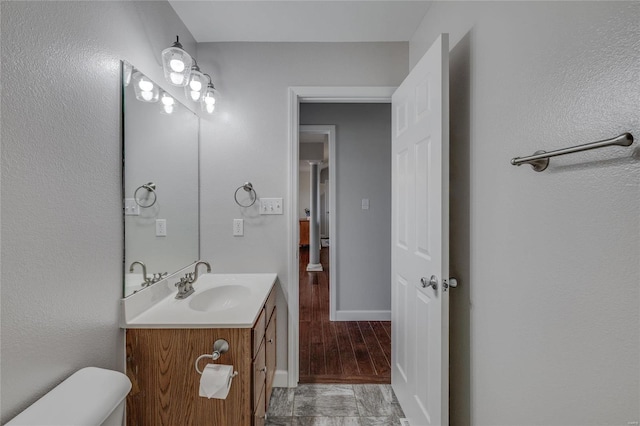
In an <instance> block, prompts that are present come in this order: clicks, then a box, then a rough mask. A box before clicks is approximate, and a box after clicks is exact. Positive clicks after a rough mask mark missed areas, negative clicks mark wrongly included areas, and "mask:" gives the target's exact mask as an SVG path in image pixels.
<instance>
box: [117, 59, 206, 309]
mask: <svg viewBox="0 0 640 426" xmlns="http://www.w3.org/2000/svg"><path fill="white" fill-rule="evenodd" d="M121 65H122V102H123V104H122V119H123V149H122V153H123V154H122V155H123V198H124V200H123V202H124V204H123V213H124V240H125V244H124V247H125V252H124V277H125V280H124V281H125V282H124V297H127V296H129V295H131V294H133V293H134V292H136V291H139V290H142V289H143V288H145V287H146V286H148V285H149V284H150V283H151V282H153V281H157V280H158V279H159V278H160V277H161V276H164V274H169V275H171V274H172V273H174V272H176V271H178V270H180V269H182V268H184V267H185V266H188V265H190V264H192V263H193V262H194V261H196V260H198V259H199V246H200V244H199V200H198V197H199V190H198V176H199V170H198V151H199V146H198V144H199V142H198V131H199V129H198V127H199V120H198V116H197V115H196V114H195V113H194V112H193V111H191V110H190V109H189V108H187V107H186V106H185V105H183V104H182V103H180V102H179V101H178V100H177V99H175V98H174V97H172V96H170V95H169V94H168V93H166V92H164V91H163V89H162V87H161V86H159V85H158V84H157V83H156V82H154V81H152V80H151V79H149V78H148V77H147V76H146V75H144V74H143V73H142V72H140V71H139V70H138V69H136V68H135V67H133V66H132V65H130V64H128V63H127V62H122V64H121ZM134 262H140V263H137V264H134ZM132 264H133V265H134V271H133V273H131V272H130V268H131V265H132ZM142 264H144V266H145V269H146V273H147V276H146V277H147V281H146V282H145V278H144V277H143V268H142ZM161 274H162V275H161Z"/></svg>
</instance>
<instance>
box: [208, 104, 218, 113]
mask: <svg viewBox="0 0 640 426" xmlns="http://www.w3.org/2000/svg"><path fill="white" fill-rule="evenodd" d="M214 109H216V106H215V105H214V104H206V105H205V110H206V111H207V112H208V113H209V114H213V110H214Z"/></svg>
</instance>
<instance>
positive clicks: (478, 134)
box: [410, 2, 640, 425]
mask: <svg viewBox="0 0 640 426" xmlns="http://www.w3.org/2000/svg"><path fill="white" fill-rule="evenodd" d="M639 20H640V4H639V3H638V2H628V3H611V2H587V3H582V2H580V3H576V2H513V3H511V2H491V3H484V2H434V4H433V5H432V7H431V8H430V10H429V12H428V14H427V17H426V18H425V20H424V21H423V23H422V25H421V27H420V29H419V31H418V32H417V33H416V34H415V36H414V38H413V39H412V41H411V44H410V49H411V63H412V64H415V63H416V62H417V61H418V60H419V58H420V57H421V55H422V54H423V53H424V52H425V51H426V49H427V47H428V46H429V45H430V44H431V43H432V42H433V40H434V39H435V38H436V35H437V34H438V33H440V32H448V33H450V44H451V151H452V155H451V158H452V164H451V178H452V190H451V196H452V201H451V215H452V222H451V236H452V242H451V246H452V253H451V265H452V274H453V275H454V276H457V277H458V278H459V279H460V283H461V287H460V288H458V289H456V290H454V291H453V293H452V297H451V424H454V425H466V424H474V425H515V424H517V425H533V424H537V425H604V424H608V425H613V424H620V425H626V424H627V422H633V421H638V420H639V418H640V412H639V404H640V402H639V401H640V394H639V389H640V382H639V373H640V364H639V356H638V353H640V345H639V332H638V330H639V328H638V327H639V326H638V324H639V306H640V304H639V302H640V300H639V292H640V289H639V283H640V261H639V259H640V219H639V218H640V186H639V185H640V148H638V142H636V143H635V144H634V147H635V148H617V147H616V148H608V149H602V150H597V151H591V152H589V153H582V154H576V155H572V156H566V157H561V158H554V159H552V160H551V166H550V167H549V169H548V170H547V171H545V172H542V173H536V172H533V171H532V170H531V168H530V167H529V166H522V167H513V166H511V165H510V164H509V160H510V159H511V158H512V157H515V156H518V155H520V156H524V155H529V154H532V153H533V152H534V151H536V150H538V149H545V150H552V149H557V148H562V147H565V146H571V145H574V144H580V143H586V142H589V141H595V140H599V139H605V138H609V137H613V136H616V135H618V134H620V133H622V132H625V131H630V132H632V133H634V135H635V137H636V139H640V110H639V109H638V99H640V44H639V40H640V26H638V21H639Z"/></svg>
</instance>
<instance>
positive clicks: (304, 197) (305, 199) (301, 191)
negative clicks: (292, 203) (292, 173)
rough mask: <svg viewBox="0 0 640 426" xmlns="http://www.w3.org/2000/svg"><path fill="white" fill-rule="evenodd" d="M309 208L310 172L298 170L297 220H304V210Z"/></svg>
mask: <svg viewBox="0 0 640 426" xmlns="http://www.w3.org/2000/svg"><path fill="white" fill-rule="evenodd" d="M310 207H311V172H310V171H309V170H300V173H299V174H298V218H300V219H305V218H306V214H305V212H304V209H308V208H310Z"/></svg>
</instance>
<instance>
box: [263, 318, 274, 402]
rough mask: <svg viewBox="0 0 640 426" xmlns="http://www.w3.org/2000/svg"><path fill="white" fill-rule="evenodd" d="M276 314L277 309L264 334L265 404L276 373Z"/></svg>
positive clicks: (269, 397) (268, 398) (269, 396)
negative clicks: (265, 362)
mask: <svg viewBox="0 0 640 426" xmlns="http://www.w3.org/2000/svg"><path fill="white" fill-rule="evenodd" d="M276 314H277V311H273V315H272V316H271V321H269V326H268V327H267V333H266V334H265V342H264V343H265V345H266V346H267V347H266V354H265V356H266V361H267V387H266V389H265V392H266V394H265V397H266V400H265V401H266V405H267V406H269V400H270V399H271V389H272V388H273V377H274V376H275V373H276Z"/></svg>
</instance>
